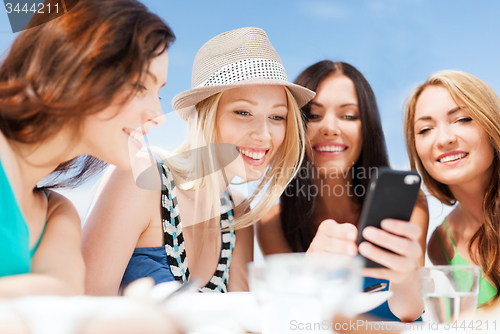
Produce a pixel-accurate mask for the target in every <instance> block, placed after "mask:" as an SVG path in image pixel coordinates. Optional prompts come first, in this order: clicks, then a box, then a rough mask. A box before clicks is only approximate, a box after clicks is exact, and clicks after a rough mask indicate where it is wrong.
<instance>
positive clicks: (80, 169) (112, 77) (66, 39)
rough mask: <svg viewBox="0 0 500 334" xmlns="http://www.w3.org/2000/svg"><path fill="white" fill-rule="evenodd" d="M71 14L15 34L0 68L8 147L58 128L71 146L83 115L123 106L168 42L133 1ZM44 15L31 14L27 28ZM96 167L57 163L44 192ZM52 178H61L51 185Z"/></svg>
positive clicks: (87, 160)
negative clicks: (65, 132) (69, 134)
mask: <svg viewBox="0 0 500 334" xmlns="http://www.w3.org/2000/svg"><path fill="white" fill-rule="evenodd" d="M69 2H70V1H68V0H66V3H67V4H68V3H69ZM74 2H75V1H74V0H71V3H74ZM71 8H72V9H71V10H70V11H69V12H68V13H66V14H64V15H62V16H60V17H58V18H54V19H53V20H51V21H49V22H47V23H45V24H42V25H39V26H36V27H33V28H30V29H27V30H24V31H23V32H21V33H20V34H19V36H18V37H17V38H16V40H15V41H14V42H13V44H12V46H11V47H10V49H9V52H8V53H7V54H6V56H5V58H4V59H3V60H2V62H1V64H0V131H1V132H2V133H3V134H4V135H5V136H6V137H7V138H9V139H11V140H13V141H15V142H19V143H23V144H36V143H41V142H42V141H44V140H47V139H48V138H50V137H52V136H54V135H56V134H57V133H59V131H61V130H62V129H63V128H66V129H70V130H72V134H73V139H74V140H78V139H79V138H80V135H81V133H82V128H83V124H84V123H85V122H84V119H85V117H87V116H89V115H92V114H95V113H98V112H100V111H102V110H103V109H105V108H106V107H108V106H110V105H111V104H112V103H114V102H117V103H125V102H126V101H127V99H128V98H130V97H131V96H132V95H133V94H134V93H135V92H136V91H137V89H136V86H137V85H136V84H137V83H138V82H140V80H141V79H142V78H141V77H143V76H145V75H146V73H147V71H148V67H149V64H150V63H151V61H152V59H153V58H154V57H156V56H158V55H159V54H161V53H163V52H166V49H167V48H168V47H169V46H170V44H171V43H172V42H173V41H174V40H175V36H174V34H173V33H172V31H171V30H170V28H169V27H168V26H167V25H166V24H165V22H163V20H162V19H161V18H159V17H158V16H157V15H155V14H153V13H151V12H149V11H148V9H147V8H146V7H145V6H144V5H143V4H141V3H140V2H139V1H137V0H113V1H103V0H85V1H79V2H78V4H77V5H76V6H74V8H73V6H71ZM51 15H52V16H54V15H56V14H55V11H53V12H52V13H49V12H48V11H45V12H44V13H42V14H38V13H36V14H35V15H34V17H33V18H32V20H31V21H30V26H33V25H36V24H37V22H39V21H43V22H46V21H48V20H49V19H50V18H51ZM66 144H67V146H68V149H70V148H71V146H72V144H73V143H66ZM103 166H104V164H103V162H102V161H100V160H99V159H96V158H94V157H91V156H81V157H77V158H75V159H73V160H71V161H67V162H65V163H62V164H61V165H59V166H58V167H57V169H56V170H55V172H54V173H53V174H52V175H51V176H52V178H49V179H51V180H52V181H53V182H51V183H50V184H46V186H47V187H59V186H76V185H78V184H80V183H81V182H83V181H84V180H85V179H86V178H88V177H89V176H91V175H92V174H93V173H94V172H95V171H96V170H97V171H100V170H102V168H103ZM68 175H69V176H68ZM58 176H64V177H65V180H63V181H57V182H56V179H57V178H58Z"/></svg>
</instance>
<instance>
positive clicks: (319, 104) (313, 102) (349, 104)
mask: <svg viewBox="0 0 500 334" xmlns="http://www.w3.org/2000/svg"><path fill="white" fill-rule="evenodd" d="M311 105H315V106H318V107H320V108H324V106H323V105H322V104H321V103H318V102H315V101H312V102H311ZM349 106H355V107H357V106H358V105H357V104H356V103H354V102H351V103H344V104H341V105H340V108H344V107H349Z"/></svg>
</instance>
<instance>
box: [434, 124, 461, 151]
mask: <svg viewBox="0 0 500 334" xmlns="http://www.w3.org/2000/svg"><path fill="white" fill-rule="evenodd" d="M437 131H438V134H437V144H438V146H440V147H444V146H447V145H450V144H453V143H454V142H455V141H456V140H457V138H456V136H455V133H453V131H452V129H451V128H450V126H449V125H442V126H440V127H438V129H437Z"/></svg>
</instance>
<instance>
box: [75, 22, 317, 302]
mask: <svg viewBox="0 0 500 334" xmlns="http://www.w3.org/2000/svg"><path fill="white" fill-rule="evenodd" d="M192 78H193V80H192V87H193V88H192V89H190V90H188V91H185V92H182V93H180V94H178V95H177V96H176V97H175V98H174V100H173V105H174V109H175V110H176V112H177V114H178V115H179V116H180V117H181V118H182V119H183V120H185V121H187V123H188V137H187V139H186V141H185V142H184V144H183V145H182V146H181V147H180V148H179V149H178V150H177V151H176V152H174V153H175V154H174V155H173V156H172V157H170V158H165V157H166V156H167V155H169V154H168V153H166V152H165V153H164V154H163V155H164V156H163V157H162V158H160V157H157V159H156V161H157V164H155V165H154V171H155V174H156V176H155V177H156V179H158V182H159V183H160V184H161V185H162V186H161V187H158V188H157V189H156V190H148V189H142V188H141V187H139V186H138V185H140V182H137V184H138V185H136V181H135V180H134V175H133V173H132V172H131V171H122V170H119V169H115V170H113V171H111V172H110V173H109V175H108V176H107V178H106V180H105V182H104V183H103V184H102V186H101V188H100V190H99V193H98V194H97V198H96V199H95V201H94V204H93V207H92V208H91V209H90V212H89V214H88V218H87V220H86V222H85V225H84V237H83V239H84V243H83V251H84V257H85V262H86V267H87V273H88V275H87V282H86V289H87V292H88V293H91V294H97V295H116V294H117V293H119V288H120V286H121V287H124V286H125V285H127V284H128V283H130V282H131V281H133V280H135V279H138V278H141V277H152V278H153V279H154V280H155V282H156V283H161V282H167V281H173V280H176V281H179V282H181V283H186V282H187V281H188V280H191V279H193V278H194V279H199V280H200V282H201V285H202V286H203V287H202V288H201V290H202V291H219V292H226V291H235V290H248V283H247V278H246V264H247V262H249V261H251V260H252V257H253V228H252V226H251V225H252V224H253V223H254V222H256V221H257V220H259V219H260V218H261V217H262V216H263V215H264V214H265V213H266V212H267V211H268V210H269V208H270V207H271V206H272V205H273V204H274V203H275V202H276V200H277V199H278V197H279V195H280V194H281V191H282V190H283V189H284V187H285V186H286V184H287V183H288V182H289V180H290V179H291V178H292V177H293V176H294V174H295V171H296V170H297V169H298V166H299V164H300V161H301V160H302V157H303V154H304V130H303V125H302V119H301V115H300V111H299V106H303V105H304V104H306V103H307V102H308V101H309V100H310V99H311V98H312V97H313V96H314V93H313V92H312V91H310V90H308V89H306V88H303V87H301V86H298V85H294V84H292V83H290V82H288V79H287V77H286V74H285V71H284V68H283V65H282V64H281V61H280V59H279V57H278V55H277V54H276V51H275V50H274V48H273V47H272V45H271V43H270V42H269V40H268V38H267V36H266V34H265V32H264V31H262V30H260V29H257V28H242V29H238V30H233V31H229V32H226V33H223V34H221V35H219V36H216V37H214V38H213V39H211V40H210V41H208V42H207V43H206V44H205V45H204V46H203V47H202V48H201V49H200V50H199V51H198V54H197V55H196V58H195V61H194V65H193V76H192ZM297 103H298V104H299V105H297ZM210 147H215V149H214V150H213V151H215V153H214V154H212V153H213V152H212V153H211V152H210V151H211V150H209V149H208V148H210ZM204 148H207V150H204ZM233 160H234V161H233ZM149 162H150V157H148V155H147V154H145V155H144V156H143V157H142V158H141V159H139V160H138V162H137V165H138V169H139V171H141V170H149V168H146V167H144V166H148V163H149ZM214 166H220V167H221V168H216V167H214ZM139 175H142V173H141V174H139ZM158 176H159V177H158ZM235 176H238V177H240V178H241V179H243V180H244V181H256V180H259V179H261V180H262V181H261V183H260V185H259V186H258V187H257V189H256V191H255V193H253V194H252V195H251V197H250V199H249V200H248V201H243V198H241V197H242V196H241V195H239V194H237V193H236V192H235V191H234V190H231V189H230V188H228V182H227V181H231V180H232V179H233V178H234V177H235ZM159 178H161V181H160V180H159ZM267 183H269V185H270V189H273V190H274V191H270V192H266V193H265V194H263V197H262V198H261V199H260V200H255V201H254V202H256V203H254V204H255V206H254V207H253V208H252V210H250V209H249V208H250V207H249V205H250V202H252V201H253V200H254V199H255V197H256V195H257V194H258V193H259V192H260V191H261V190H262V189H263V187H264V185H266V184H267ZM149 189H151V188H149ZM240 202H243V204H242V205H240V206H238V207H236V208H235V210H233V208H234V207H235V206H236V205H238V203H240ZM235 204H236V205H235ZM233 211H234V212H233ZM188 260H189V266H188Z"/></svg>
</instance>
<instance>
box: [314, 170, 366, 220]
mask: <svg viewBox="0 0 500 334" xmlns="http://www.w3.org/2000/svg"><path fill="white" fill-rule="evenodd" d="M314 183H315V187H314V190H313V191H316V190H317V191H318V193H317V196H316V202H315V208H314V214H315V215H317V216H318V217H328V218H330V219H334V220H336V221H337V222H338V223H344V222H349V223H352V224H357V218H356V217H357V216H358V215H359V211H360V209H361V208H360V205H359V204H358V203H357V201H356V197H355V195H354V191H353V190H354V187H353V181H352V178H351V177H347V178H331V177H328V176H326V177H321V176H320V177H319V178H315V180H314ZM354 220H355V221H354ZM319 223H320V222H319Z"/></svg>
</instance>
